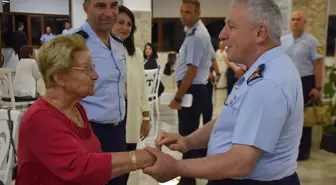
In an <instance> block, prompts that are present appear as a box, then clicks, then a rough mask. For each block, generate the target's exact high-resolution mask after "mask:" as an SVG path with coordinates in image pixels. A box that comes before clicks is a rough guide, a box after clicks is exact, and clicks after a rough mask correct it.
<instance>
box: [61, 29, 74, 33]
mask: <svg viewBox="0 0 336 185" xmlns="http://www.w3.org/2000/svg"><path fill="white" fill-rule="evenodd" d="M73 31H74V29H72V28H70V29H68V30H67V29H64V30H63V31H62V34H72V33H73Z"/></svg>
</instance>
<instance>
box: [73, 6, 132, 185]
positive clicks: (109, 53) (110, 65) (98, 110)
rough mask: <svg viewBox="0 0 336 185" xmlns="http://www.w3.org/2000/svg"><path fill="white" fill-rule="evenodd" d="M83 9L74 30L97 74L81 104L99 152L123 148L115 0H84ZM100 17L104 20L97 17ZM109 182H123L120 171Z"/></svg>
mask: <svg viewBox="0 0 336 185" xmlns="http://www.w3.org/2000/svg"><path fill="white" fill-rule="evenodd" d="M84 10H85V12H86V13H87V21H86V22H85V23H84V25H83V26H82V27H81V28H80V29H79V30H78V31H75V34H80V35H82V36H83V37H84V38H85V39H86V43H87V45H88V48H89V50H90V53H91V55H92V63H93V64H94V65H95V70H96V72H97V73H98V75H99V78H98V80H96V82H95V93H94V95H93V96H89V97H86V98H84V99H83V100H82V101H81V104H82V105H83V106H84V108H85V109H86V112H87V114H88V119H89V121H90V123H91V126H92V129H93V131H94V132H95V134H96V136H97V137H98V139H99V140H100V143H101V146H102V150H103V152H123V151H126V149H127V148H126V146H127V145H126V127H125V124H126V123H125V121H124V118H125V99H124V94H125V83H126V65H125V59H126V58H125V53H124V51H125V50H124V46H123V43H122V41H121V40H120V39H118V38H117V37H115V36H113V35H111V34H110V30H111V29H112V27H113V25H114V24H115V21H116V19H117V15H118V1H116V0H115V1H112V0H111V1H99V0H87V1H85V3H84ZM102 14H104V16H101V15H102ZM100 19H106V20H104V21H97V20H100ZM109 184H113V185H126V184H127V180H126V177H125V175H123V176H119V177H116V178H114V179H112V180H111V181H110V182H109Z"/></svg>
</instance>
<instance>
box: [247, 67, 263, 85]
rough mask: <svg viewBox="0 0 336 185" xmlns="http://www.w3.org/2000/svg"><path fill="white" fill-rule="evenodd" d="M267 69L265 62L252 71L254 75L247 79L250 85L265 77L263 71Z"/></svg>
mask: <svg viewBox="0 0 336 185" xmlns="http://www.w3.org/2000/svg"><path fill="white" fill-rule="evenodd" d="M264 69H265V64H261V65H260V66H258V68H257V70H256V71H254V72H253V73H252V75H251V76H250V77H249V78H248V80H247V85H250V83H251V82H253V81H254V80H257V79H259V78H262V77H263V74H262V72H263V71H264Z"/></svg>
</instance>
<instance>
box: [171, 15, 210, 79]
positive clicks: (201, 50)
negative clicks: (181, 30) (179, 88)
mask: <svg viewBox="0 0 336 185" xmlns="http://www.w3.org/2000/svg"><path fill="white" fill-rule="evenodd" d="M211 49H213V47H212V44H211V39H210V35H209V32H208V30H207V29H206V27H205V26H204V24H203V23H202V21H201V20H199V21H198V22H197V23H196V24H195V25H194V26H193V27H192V28H191V29H189V30H188V31H187V34H186V38H185V40H184V42H183V44H182V46H181V49H180V51H179V54H180V55H179V58H178V62H177V65H176V74H175V80H176V81H177V82H178V81H181V80H183V78H184V75H185V73H186V72H187V70H188V65H190V64H191V65H194V66H196V67H197V72H196V76H195V78H194V79H193V82H192V84H207V83H208V76H209V68H210V66H211V57H212V56H211V55H212V54H211Z"/></svg>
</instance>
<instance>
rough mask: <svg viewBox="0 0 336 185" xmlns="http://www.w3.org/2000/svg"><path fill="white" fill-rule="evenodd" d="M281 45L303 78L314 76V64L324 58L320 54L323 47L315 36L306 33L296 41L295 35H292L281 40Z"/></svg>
mask: <svg viewBox="0 0 336 185" xmlns="http://www.w3.org/2000/svg"><path fill="white" fill-rule="evenodd" d="M281 45H282V47H283V48H284V50H285V51H286V53H287V55H288V56H289V57H290V58H291V59H292V60H293V62H294V64H295V66H296V67H297V68H298V70H299V73H300V76H301V77H305V76H310V75H314V64H313V62H314V61H315V60H317V59H319V58H322V57H323V56H322V55H321V54H320V53H319V52H318V50H319V49H320V48H321V45H320V44H319V42H318V41H317V40H316V38H315V37H314V36H312V35H310V34H309V33H306V32H304V33H303V34H302V35H301V37H300V38H298V39H297V40H295V39H294V37H293V33H290V34H287V35H285V36H283V37H282V38H281Z"/></svg>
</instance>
